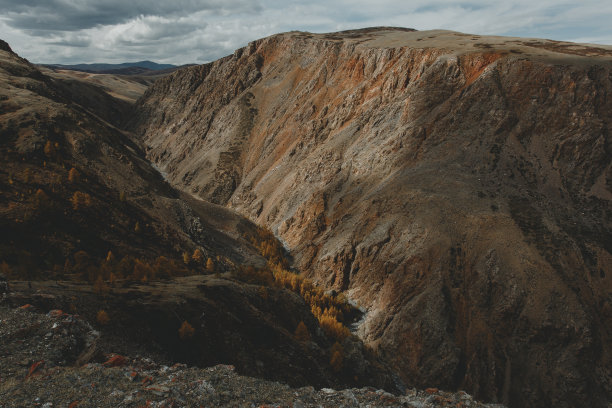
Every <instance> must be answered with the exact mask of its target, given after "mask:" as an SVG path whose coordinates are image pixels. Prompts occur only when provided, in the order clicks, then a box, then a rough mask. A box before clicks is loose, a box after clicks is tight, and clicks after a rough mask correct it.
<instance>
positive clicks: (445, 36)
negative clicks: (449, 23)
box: [286, 27, 612, 64]
mask: <svg viewBox="0 0 612 408" xmlns="http://www.w3.org/2000/svg"><path fill="white" fill-rule="evenodd" d="M286 35H292V36H301V37H304V36H306V37H308V38H313V39H314V38H316V39H321V40H334V41H345V42H354V43H358V44H359V45H360V46H365V47H368V48H401V47H409V48H423V49H425V48H437V49H443V50H446V51H447V52H448V53H449V54H454V55H461V54H467V53H473V52H481V53H482V52H484V53H486V52H495V53H504V54H509V55H515V56H516V57H518V58H520V57H524V58H528V59H532V60H542V61H545V62H549V63H558V64H601V63H606V64H607V63H612V45H599V44H580V43H571V42H564V41H554V40H545V39H539V38H521V37H500V36H483V35H475V34H464V33H459V32H456V31H448V30H428V31H415V30H411V29H402V28H391V27H379V28H366V29H361V30H350V31H341V32H337V33H325V34H311V33H304V32H291V33H287V34H286Z"/></svg>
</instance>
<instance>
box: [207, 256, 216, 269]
mask: <svg viewBox="0 0 612 408" xmlns="http://www.w3.org/2000/svg"><path fill="white" fill-rule="evenodd" d="M206 270H207V271H208V272H210V273H213V272H214V271H215V262H214V261H213V260H212V259H211V258H208V259H207V260H206Z"/></svg>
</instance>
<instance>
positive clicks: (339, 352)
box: [329, 342, 344, 372]
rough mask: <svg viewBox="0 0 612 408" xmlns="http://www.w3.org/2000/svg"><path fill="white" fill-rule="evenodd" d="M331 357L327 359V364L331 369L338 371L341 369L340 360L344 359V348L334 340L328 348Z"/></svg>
mask: <svg viewBox="0 0 612 408" xmlns="http://www.w3.org/2000/svg"><path fill="white" fill-rule="evenodd" d="M330 354H331V358H330V359H329V365H330V366H331V368H332V370H334V371H335V372H339V371H340V370H342V362H343V360H344V349H343V348H342V346H341V345H340V343H338V342H335V343H334V345H333V346H332V348H331V350H330Z"/></svg>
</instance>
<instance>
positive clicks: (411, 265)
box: [130, 28, 612, 407]
mask: <svg viewBox="0 0 612 408" xmlns="http://www.w3.org/2000/svg"><path fill="white" fill-rule="evenodd" d="M611 94H612V48H611V47H604V46H602V47H596V46H591V45H581V44H571V43H562V42H556V41H548V40H536V39H521V38H503V37H482V36H476V35H468V34H462V33H456V32H449V31H424V32H414V31H412V30H405V29H388V28H380V29H367V30H358V31H349V32H342V33H333V34H310V33H302V32H291V33H286V34H280V35H275V36H272V37H269V38H265V39H262V40H258V41H255V42H252V43H250V44H249V45H248V46H247V47H245V48H243V49H239V50H237V51H236V52H235V53H234V54H233V55H230V56H228V57H225V58H223V59H221V60H218V61H216V62H214V63H211V64H208V65H202V66H197V67H191V68H187V69H183V70H180V71H177V72H175V73H174V74H172V75H171V76H169V77H167V78H164V79H161V80H160V81H158V82H156V83H155V84H154V85H153V86H152V87H150V88H149V89H148V91H147V92H146V93H145V95H144V97H143V98H141V100H140V101H139V103H138V106H137V113H136V115H135V116H134V119H133V121H132V122H131V125H130V126H131V128H132V129H134V130H135V131H136V132H137V133H138V135H140V137H141V140H142V142H143V143H144V144H145V146H146V149H147V154H148V157H149V158H150V159H152V160H153V161H154V162H155V163H156V164H157V165H158V166H159V167H160V168H161V169H162V170H163V171H164V172H166V173H167V174H168V180H169V181H170V182H171V183H172V184H173V185H174V186H177V187H179V188H181V189H183V190H185V191H187V192H189V193H192V194H195V195H197V196H199V197H201V198H204V199H206V200H210V201H212V202H215V203H217V204H221V205H225V206H228V207H231V208H234V209H236V210H237V211H239V212H240V213H242V214H244V215H246V216H248V217H249V218H251V219H252V220H254V221H256V222H257V223H260V224H264V225H267V226H269V227H271V228H272V229H273V231H274V232H275V233H276V234H277V236H278V237H279V238H280V239H282V241H283V242H284V243H285V245H286V246H287V248H289V249H290V250H291V252H292V254H293V256H294V261H295V265H296V266H297V267H299V268H300V269H301V270H303V271H306V272H305V273H307V274H308V275H310V276H311V277H314V278H315V279H316V280H317V281H318V282H319V283H321V284H323V285H326V286H327V287H329V288H335V289H337V290H340V291H343V292H345V293H346V294H347V295H348V296H349V297H350V298H351V299H353V300H355V301H356V302H358V303H359V304H360V305H361V306H363V307H364V308H365V309H367V315H366V317H365V319H364V320H363V321H362V323H361V324H360V325H359V327H358V333H359V335H360V336H361V338H362V339H364V340H365V341H366V342H367V343H368V344H370V345H372V346H374V347H376V348H377V349H378V350H379V351H380V352H381V353H383V354H384V355H386V356H388V357H390V358H392V359H393V361H394V364H395V366H396V367H397V368H398V369H399V370H400V371H401V374H402V376H403V378H404V380H405V381H407V382H408V383H410V384H413V385H418V386H424V385H428V386H431V385H437V386H440V387H444V388H449V389H465V390H468V391H469V392H472V393H474V394H475V395H476V396H478V397H479V398H483V399H486V400H489V401H501V402H504V403H507V404H509V405H510V406H514V407H517V406H533V407H535V406H558V407H572V406H592V407H605V406H607V403H608V401H610V400H611V399H612V373H611V369H610V367H612V356H611V352H612V332H611V329H610V328H611V327H612V255H611V253H612V228H611V227H612V221H611V217H612V210H611V208H612V206H611V200H612V161H611V160H610V159H611V155H612V153H611V151H612V138H611V135H610V126H611V124H612V123H611V121H612V98H611V97H610V95H611Z"/></svg>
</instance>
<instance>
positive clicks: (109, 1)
mask: <svg viewBox="0 0 612 408" xmlns="http://www.w3.org/2000/svg"><path fill="white" fill-rule="evenodd" d="M611 22H612V1H611V0H572V1H565V0H558V1H556V0H506V1H494V0H473V1H457V0H377V1H366V0H310V1H294V0H0V39H3V40H5V41H6V42H8V43H9V44H10V46H11V47H12V49H13V51H15V52H17V53H18V54H20V55H21V56H22V57H25V58H27V59H29V60H30V61H31V62H34V63H57V64H74V63H93V62H108V63H120V62H133V61H141V60H151V61H155V62H158V63H170V64H176V65H180V64H186V63H205V62H209V61H214V60H216V59H218V58H220V57H223V56H225V55H228V54H231V53H232V52H233V51H234V50H235V49H237V48H240V47H243V46H245V45H246V44H247V43H248V42H249V41H253V40H256V39H258V38H262V37H266V36H268V35H272V34H276V33H279V32H285V31H293V30H300V31H310V32H316V33H321V32H332V31H340V30H347V29H354V28H363V27H373V26H397V27H408V28H415V29H417V30H431V29H447V30H455V31H460V32H464V33H470V34H480V35H507V36H517V37H536V38H548V39H554V40H563V41H574V42H589V43H596V44H612V23H611Z"/></svg>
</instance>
